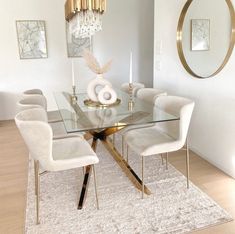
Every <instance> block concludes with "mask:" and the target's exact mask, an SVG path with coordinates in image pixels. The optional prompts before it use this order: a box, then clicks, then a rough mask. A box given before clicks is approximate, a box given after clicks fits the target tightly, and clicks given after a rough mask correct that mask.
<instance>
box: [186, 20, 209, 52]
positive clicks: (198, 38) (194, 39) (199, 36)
mask: <svg viewBox="0 0 235 234" xmlns="http://www.w3.org/2000/svg"><path fill="white" fill-rule="evenodd" d="M209 49H210V20H209V19H192V20H191V50H192V51H203V50H209Z"/></svg>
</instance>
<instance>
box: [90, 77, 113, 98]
mask: <svg viewBox="0 0 235 234" xmlns="http://www.w3.org/2000/svg"><path fill="white" fill-rule="evenodd" d="M105 86H112V84H111V83H110V82H109V81H107V80H105V79H104V78H103V77H102V75H101V74H99V75H97V77H96V78H95V79H93V80H91V81H90V82H89V84H88V86H87V96H88V98H89V99H90V100H91V101H93V102H98V101H99V100H98V94H99V91H100V90H102V89H103V88H104V87H105Z"/></svg>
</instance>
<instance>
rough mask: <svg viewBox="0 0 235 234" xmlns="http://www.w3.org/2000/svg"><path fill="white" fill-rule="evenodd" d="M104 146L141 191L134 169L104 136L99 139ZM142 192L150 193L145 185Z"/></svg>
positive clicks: (139, 181)
mask: <svg viewBox="0 0 235 234" xmlns="http://www.w3.org/2000/svg"><path fill="white" fill-rule="evenodd" d="M100 140H101V142H102V143H103V145H104V146H105V148H106V149H107V150H108V151H109V153H110V154H111V155H112V157H113V158H114V160H115V161H116V162H117V164H118V165H119V166H120V167H121V169H122V170H123V172H124V173H125V174H126V176H127V177H128V178H129V180H130V181H131V182H132V183H133V184H134V186H135V187H136V188H137V189H139V190H140V191H142V180H141V179H140V178H139V177H138V175H137V174H136V173H135V171H134V170H133V169H132V168H131V166H130V165H129V164H128V163H127V161H125V159H124V158H123V157H122V155H121V154H120V153H119V152H118V151H117V150H116V149H115V148H113V145H112V143H110V142H109V141H108V140H107V139H106V138H104V139H100ZM144 192H145V194H147V195H150V194H151V191H150V190H149V189H148V187H147V186H144Z"/></svg>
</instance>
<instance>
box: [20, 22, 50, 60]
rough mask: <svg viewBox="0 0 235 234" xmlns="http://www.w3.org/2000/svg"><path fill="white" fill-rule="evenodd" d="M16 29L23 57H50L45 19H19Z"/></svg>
mask: <svg viewBox="0 0 235 234" xmlns="http://www.w3.org/2000/svg"><path fill="white" fill-rule="evenodd" d="M16 30H17V37H18V46H19V54H20V58H21V59H40V58H47V57H48V54H47V42H46V27H45V21H43V20H18V21H16Z"/></svg>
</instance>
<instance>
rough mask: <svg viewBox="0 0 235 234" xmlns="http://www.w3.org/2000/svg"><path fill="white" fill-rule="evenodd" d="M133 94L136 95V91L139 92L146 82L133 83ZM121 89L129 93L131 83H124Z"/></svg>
mask: <svg viewBox="0 0 235 234" xmlns="http://www.w3.org/2000/svg"><path fill="white" fill-rule="evenodd" d="M132 85H133V95H134V96H136V93H137V92H138V90H139V89H142V88H144V87H145V85H144V84H142V83H133V84H132ZM121 90H122V91H124V92H125V93H129V83H123V84H122V85H121Z"/></svg>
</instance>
